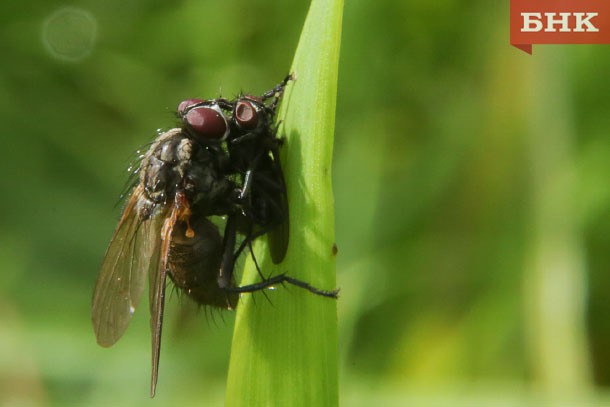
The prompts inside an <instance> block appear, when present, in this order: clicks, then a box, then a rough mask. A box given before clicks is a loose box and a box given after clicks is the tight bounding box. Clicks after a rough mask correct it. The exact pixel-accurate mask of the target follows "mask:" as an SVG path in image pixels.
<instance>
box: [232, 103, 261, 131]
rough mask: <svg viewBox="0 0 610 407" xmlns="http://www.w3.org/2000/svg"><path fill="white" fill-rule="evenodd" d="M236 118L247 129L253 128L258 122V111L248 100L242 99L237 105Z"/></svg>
mask: <svg viewBox="0 0 610 407" xmlns="http://www.w3.org/2000/svg"><path fill="white" fill-rule="evenodd" d="M235 120H236V121H237V123H238V124H239V125H240V126H241V127H243V128H245V129H253V128H255V127H256V125H257V124H258V112H257V111H256V108H255V107H254V106H252V103H250V102H249V101H247V100H240V101H239V102H237V105H236V106H235Z"/></svg>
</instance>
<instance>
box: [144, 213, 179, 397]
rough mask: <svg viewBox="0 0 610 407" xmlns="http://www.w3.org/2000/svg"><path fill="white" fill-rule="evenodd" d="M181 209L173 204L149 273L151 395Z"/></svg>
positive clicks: (157, 370) (154, 385)
mask: <svg viewBox="0 0 610 407" xmlns="http://www.w3.org/2000/svg"><path fill="white" fill-rule="evenodd" d="M178 215H179V209H178V208H177V207H176V205H175V204H174V205H172V207H171V209H170V213H169V216H168V217H167V218H166V219H165V220H164V222H163V226H162V228H161V233H160V234H159V236H161V245H160V246H161V248H160V252H159V256H158V257H157V259H160V260H158V261H157V262H156V265H155V270H151V272H150V274H149V296H150V332H151V336H152V375H151V383H150V397H154V396H155V391H156V388H157V377H158V376H159V356H160V354H161V332H162V330H163V309H164V307H165V284H166V282H165V280H166V278H165V277H166V275H167V269H168V259H169V250H170V247H171V238H172V233H173V231H174V226H175V225H176V221H177V220H178Z"/></svg>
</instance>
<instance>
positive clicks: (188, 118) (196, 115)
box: [184, 106, 227, 139]
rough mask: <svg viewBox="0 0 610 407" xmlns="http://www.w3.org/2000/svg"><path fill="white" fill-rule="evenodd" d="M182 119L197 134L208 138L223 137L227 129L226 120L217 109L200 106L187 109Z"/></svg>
mask: <svg viewBox="0 0 610 407" xmlns="http://www.w3.org/2000/svg"><path fill="white" fill-rule="evenodd" d="M184 121H185V122H186V123H187V124H188V125H189V126H191V128H192V129H193V130H194V131H195V133H197V134H198V135H200V136H202V137H205V138H209V139H220V138H223V137H224V135H225V133H226V131H227V122H226V120H225V118H224V116H223V115H222V114H221V113H219V112H218V111H216V110H214V109H212V108H210V107H207V106H200V107H195V108H193V109H191V110H189V111H188V112H187V113H186V115H185V116H184Z"/></svg>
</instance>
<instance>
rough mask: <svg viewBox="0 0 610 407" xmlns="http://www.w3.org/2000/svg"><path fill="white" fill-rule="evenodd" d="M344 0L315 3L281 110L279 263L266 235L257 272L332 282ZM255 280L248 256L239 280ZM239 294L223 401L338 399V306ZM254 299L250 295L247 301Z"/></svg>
mask: <svg viewBox="0 0 610 407" xmlns="http://www.w3.org/2000/svg"><path fill="white" fill-rule="evenodd" d="M342 12H343V1H342V0H313V1H312V3H311V6H310V9H309V12H308V15H307V19H306V21H305V25H304V28H303V31H302V34H301V38H300V41H299V45H298V48H297V52H296V54H295V58H294V61H293V66H292V69H291V72H293V74H294V75H295V77H296V80H295V81H293V82H292V83H290V84H289V86H288V87H287V89H286V92H285V94H284V99H283V102H282V106H281V108H280V112H279V115H278V116H279V119H280V120H281V121H282V122H281V123H282V124H281V126H280V129H279V135H280V136H282V137H285V139H286V142H285V144H284V146H283V148H282V150H283V151H282V164H283V168H284V175H285V177H286V183H287V192H288V203H289V209H290V242H289V248H288V252H287V255H286V258H285V260H284V262H283V263H282V264H280V265H278V266H275V265H273V264H272V262H271V259H270V256H269V255H268V252H267V245H266V241H265V239H259V240H260V242H257V245H256V248H255V252H256V255H257V259H258V260H259V264H260V265H261V268H262V270H263V272H264V273H270V272H272V273H273V274H278V273H284V272H285V273H287V274H288V275H290V276H291V277H294V278H298V279H301V280H303V281H306V282H308V283H310V284H311V285H313V286H315V287H318V288H321V289H325V290H332V289H334V288H335V285H336V278H335V255H334V253H333V246H334V238H335V237H334V209H333V206H334V202H333V194H332V184H331V166H332V149H333V133H334V117H335V104H336V92H337V72H338V61H339V47H340V39H341V21H342ZM258 280H259V276H258V275H257V272H256V269H255V267H254V265H253V262H252V261H251V259H249V260H248V261H247V264H246V267H245V270H244V276H243V279H242V281H241V284H242V285H243V284H250V283H253V282H255V281H258ZM267 295H268V297H269V300H270V301H267V300H266V299H265V298H264V297H263V296H262V295H260V294H258V295H257V294H255V295H254V296H252V295H249V294H246V295H242V297H241V300H240V304H239V307H238V310H237V317H236V322H235V330H234V335H233V343H232V351H231V362H230V365H229V376H228V382H227V393H226V405H227V406H231V407H233V406H336V405H338V399H339V396H338V393H339V391H338V367H337V365H338V360H337V304H336V301H335V300H332V299H328V298H324V297H321V296H316V295H314V294H312V293H310V292H308V291H305V290H302V289H300V288H297V287H294V286H286V287H277V289H276V290H273V291H268V292H267ZM254 300H256V301H254Z"/></svg>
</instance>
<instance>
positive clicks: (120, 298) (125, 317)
mask: <svg viewBox="0 0 610 407" xmlns="http://www.w3.org/2000/svg"><path fill="white" fill-rule="evenodd" d="M142 193H143V188H142V187H141V186H138V187H136V189H135V190H134V192H133V194H132V195H131V198H130V199H129V201H128V202H127V206H126V207H125V210H124V211H123V215H122V216H121V220H120V221H119V225H118V226H117V228H116V230H115V232H114V235H113V237H112V240H111V241H110V245H109V247H108V249H107V251H106V255H105V257H104V261H103V263H102V268H101V271H100V275H99V277H98V280H97V283H96V285H95V290H94V292H93V306H92V313H91V316H92V321H93V329H94V331H95V336H96V338H97V342H98V343H99V344H100V345H101V346H105V347H107V346H112V345H113V344H114V343H115V342H116V341H118V340H119V338H120V337H121V336H122V335H123V333H124V332H125V330H126V329H127V326H128V325H129V322H130V321H131V317H132V315H133V313H134V311H135V309H136V307H137V306H138V303H139V301H140V298H141V297H142V291H143V290H144V284H145V280H146V274H147V273H150V272H151V271H153V267H154V261H151V259H153V258H154V257H155V254H156V252H158V250H159V249H158V248H159V244H160V240H161V239H160V237H161V234H160V228H159V227H158V226H156V225H157V224H158V222H156V221H154V220H152V219H147V220H142V219H140V216H139V213H138V211H137V208H136V207H137V203H138V201H139V200H140V199H141V198H142ZM154 271H155V272H156V270H154Z"/></svg>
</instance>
